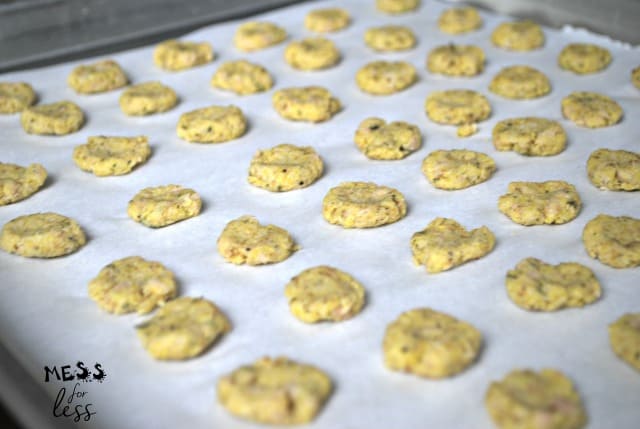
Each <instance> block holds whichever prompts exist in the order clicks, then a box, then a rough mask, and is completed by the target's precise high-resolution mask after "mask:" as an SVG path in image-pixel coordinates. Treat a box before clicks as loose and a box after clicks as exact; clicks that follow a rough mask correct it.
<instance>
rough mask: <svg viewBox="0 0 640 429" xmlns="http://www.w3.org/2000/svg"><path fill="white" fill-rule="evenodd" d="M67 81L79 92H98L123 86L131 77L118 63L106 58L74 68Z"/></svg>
mask: <svg viewBox="0 0 640 429" xmlns="http://www.w3.org/2000/svg"><path fill="white" fill-rule="evenodd" d="M67 83H68V84H69V86H70V87H71V88H73V90H74V91H75V92H77V93H78V94H97V93H101V92H107V91H113V90H114V89H118V88H122V87H123V86H125V85H126V84H128V83H129V79H128V78H127V75H125V74H124V71H123V70H122V68H120V65H119V64H118V63H116V62H115V61H113V60H104V61H98V62H97V63H93V64H86V65H81V66H78V67H76V68H74V69H73V71H72V72H71V74H69V77H68V78H67Z"/></svg>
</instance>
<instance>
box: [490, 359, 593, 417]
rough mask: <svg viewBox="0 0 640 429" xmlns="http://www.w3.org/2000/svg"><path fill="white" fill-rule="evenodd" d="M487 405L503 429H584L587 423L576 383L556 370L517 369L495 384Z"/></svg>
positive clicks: (493, 383)
mask: <svg viewBox="0 0 640 429" xmlns="http://www.w3.org/2000/svg"><path fill="white" fill-rule="evenodd" d="M484 403H485V407H486V408H487V411H488V412H489V415H490V416H491V419H492V420H493V422H494V423H495V424H496V426H497V427H498V428H500V429H524V428H526V429H529V428H531V429H539V428H540V429H542V428H545V429H547V428H548V429H580V428H582V427H584V426H585V425H586V424H587V415H586V412H585V410H584V406H583V405H582V400H581V399H580V395H579V394H578V392H577V391H576V390H575V388H574V387H573V383H571V380H569V379H568V378H567V377H566V376H565V375H564V374H562V373H561V372H560V371H557V370H554V369H543V370H541V371H540V372H535V371H533V370H530V369H524V370H513V371H511V372H510V373H509V374H507V375H506V376H505V378H504V379H502V380H500V381H494V382H492V383H491V385H490V386H489V389H488V390H487V393H486V394H485V398H484Z"/></svg>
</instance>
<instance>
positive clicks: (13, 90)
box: [0, 82, 37, 114]
mask: <svg viewBox="0 0 640 429" xmlns="http://www.w3.org/2000/svg"><path fill="white" fill-rule="evenodd" d="M36 99H37V96H36V93H35V91H34V90H33V88H32V87H31V85H29V84H28V83H24V82H0V114H10V113H19V112H22V111H23V110H24V109H26V108H27V107H29V106H32V105H33V104H34V103H35V102H36Z"/></svg>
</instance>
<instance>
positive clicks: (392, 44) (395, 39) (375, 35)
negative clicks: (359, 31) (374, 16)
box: [364, 25, 416, 52]
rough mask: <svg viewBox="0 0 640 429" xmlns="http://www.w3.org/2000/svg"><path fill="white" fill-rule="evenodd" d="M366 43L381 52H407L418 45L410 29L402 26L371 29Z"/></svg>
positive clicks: (365, 37) (365, 36) (366, 35)
mask: <svg viewBox="0 0 640 429" xmlns="http://www.w3.org/2000/svg"><path fill="white" fill-rule="evenodd" d="M364 42H365V43H366V44H367V46H369V47H370V48H371V49H373V50H376V51H379V52H396V51H406V50H408V49H411V48H413V47H414V46H415V45H416V36H415V34H413V31H411V29H410V28H408V27H404V26H400V25H383V26H381V27H372V28H369V29H368V30H367V31H366V32H365V33H364Z"/></svg>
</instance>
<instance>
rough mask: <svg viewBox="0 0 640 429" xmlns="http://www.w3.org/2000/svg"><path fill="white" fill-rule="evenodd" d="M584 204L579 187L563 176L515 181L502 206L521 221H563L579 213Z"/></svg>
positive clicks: (512, 218) (508, 214)
mask: <svg viewBox="0 0 640 429" xmlns="http://www.w3.org/2000/svg"><path fill="white" fill-rule="evenodd" d="M581 207H582V201H581V200H580V195H578V192H577V191H576V188H575V187H574V186H573V185H571V184H569V183H567V182H564V181H562V180H548V181H546V182H511V183H509V187H508V190H507V193H506V194H504V195H502V196H501V197H500V199H499V200H498V209H499V210H500V211H501V212H502V213H504V214H505V215H507V216H508V217H509V219H511V220H512V221H514V222H515V223H519V224H520V225H526V226H530V225H559V224H563V223H567V222H569V221H571V220H573V219H575V218H576V216H578V213H580V209H581Z"/></svg>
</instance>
